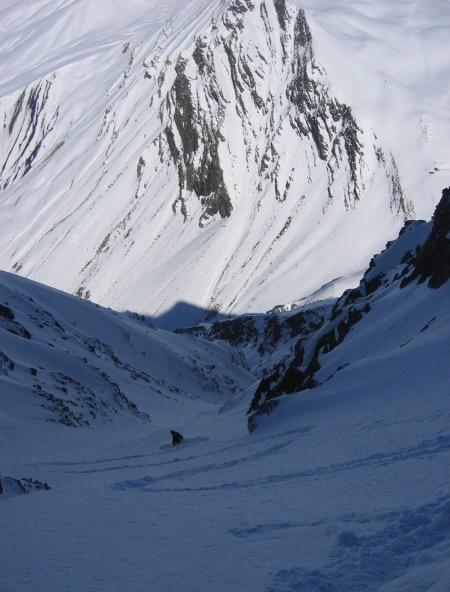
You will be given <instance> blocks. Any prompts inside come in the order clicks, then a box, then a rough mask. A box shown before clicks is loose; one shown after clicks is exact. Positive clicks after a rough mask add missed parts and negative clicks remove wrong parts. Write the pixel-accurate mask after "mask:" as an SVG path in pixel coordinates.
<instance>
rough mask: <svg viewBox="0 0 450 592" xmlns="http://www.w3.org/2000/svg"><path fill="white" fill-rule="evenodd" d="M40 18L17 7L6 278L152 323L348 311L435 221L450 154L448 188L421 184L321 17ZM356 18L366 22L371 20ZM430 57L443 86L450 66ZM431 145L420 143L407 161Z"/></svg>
mask: <svg viewBox="0 0 450 592" xmlns="http://www.w3.org/2000/svg"><path fill="white" fill-rule="evenodd" d="M380 6H381V4H380ZM383 6H384V4H383ZM35 7H36V4H35V3H28V4H26V5H23V4H21V5H20V11H19V8H18V5H16V3H14V2H9V3H8V4H7V5H6V7H5V8H3V9H2V11H3V12H2V17H3V19H2V20H3V23H4V29H3V31H2V36H1V39H0V51H1V52H2V55H3V56H4V58H5V59H4V60H3V62H2V66H1V71H0V91H1V93H0V94H1V98H0V110H1V117H2V121H3V124H4V125H3V128H2V130H1V131H0V138H1V140H0V141H1V146H2V151H1V163H0V178H1V180H0V189H1V193H0V196H1V199H2V202H1V203H2V233H1V236H2V238H1V253H2V254H1V265H2V267H3V268H4V269H7V270H11V271H12V270H14V271H16V272H18V273H20V274H21V275H25V276H28V277H31V278H34V279H37V280H39V281H43V282H45V283H47V284H51V285H54V286H57V287H59V288H62V289H64V290H65V291H67V292H71V293H76V294H78V295H80V296H84V297H87V298H91V299H93V300H94V301H96V302H99V303H101V304H104V305H105V304H106V305H111V306H114V307H115V308H117V309H130V310H135V311H137V312H143V313H145V314H150V315H157V316H158V315H161V314H163V313H167V311H168V310H169V309H170V308H171V307H173V306H175V305H176V304H177V303H179V302H180V301H185V302H188V303H190V304H192V305H195V306H197V307H201V308H205V309H210V310H211V311H213V312H214V311H217V310H220V311H222V312H228V313H230V312H233V313H236V312H238V313H239V312H248V311H253V312H256V311H258V312H260V311H265V310H269V309H272V308H273V307H274V306H276V305H285V304H287V303H292V302H296V301H299V300H301V299H302V298H305V297H307V296H308V295H310V294H312V293H314V292H316V293H320V294H321V295H322V296H324V295H329V296H337V295H338V294H339V293H340V291H341V290H342V289H344V288H346V287H348V286H349V285H353V284H354V282H355V278H356V277H357V274H358V273H359V272H360V271H361V270H363V269H364V268H365V266H366V265H367V261H368V260H369V259H370V257H371V255H372V253H373V252H375V251H378V250H379V249H380V248H381V247H382V246H383V245H384V244H385V242H386V240H388V239H391V238H393V237H394V236H395V235H396V233H397V232H398V230H399V229H400V227H401V226H402V224H403V221H404V219H405V217H406V218H408V217H411V216H412V214H413V211H414V209H416V210H417V211H419V212H420V213H423V215H428V216H429V215H431V212H432V207H433V205H434V201H433V199H434V197H432V196H433V195H436V194H437V193H438V192H437V191H435V192H434V193H433V192H431V191H429V187H430V183H431V182H434V181H435V180H436V179H437V177H439V176H440V175H441V174H443V173H442V163H441V161H442V158H443V156H442V153H441V149H442V143H440V141H438V140H437V141H436V142H435V143H434V144H433V146H432V148H430V154H431V153H433V155H434V156H433V157H434V158H435V160H436V163H438V159H440V160H439V163H438V164H436V168H440V170H439V171H434V170H433V171H432V172H433V174H434V175H430V174H429V171H428V170H427V171H426V173H425V172H423V175H422V177H421V180H420V183H421V184H420V187H419V188H417V187H415V183H414V186H411V185H409V184H408V176H407V175H405V174H403V171H402V169H401V168H399V166H398V156H399V155H398V154H397V153H398V152H400V156H401V155H402V154H403V152H402V151H401V149H400V144H399V143H398V144H395V143H391V142H390V137H391V136H389V134H386V133H385V128H384V127H383V125H382V121H380V118H379V117H378V115H375V114H374V113H373V111H372V106H373V105H371V109H368V110H367V111H364V108H363V104H362V102H361V100H360V91H359V88H358V87H357V86H356V85H353V86H352V84H353V82H352V81H353V77H352V76H350V74H349V75H348V76H347V77H345V76H344V73H343V72H342V67H341V61H342V60H341V58H340V57H339V55H340V54H339V52H340V51H341V49H342V48H341V46H342V43H339V42H338V41H336V39H334V38H333V37H330V35H329V34H328V36H327V34H326V32H325V33H324V32H323V31H322V29H320V27H318V24H317V23H318V21H320V20H321V19H322V16H323V13H322V12H321V11H317V10H316V11H314V10H313V9H312V8H310V7H308V6H307V10H306V12H304V11H303V9H302V8H301V7H300V8H297V7H295V6H294V5H293V4H291V3H289V2H284V1H278V0H277V1H275V2H273V1H272V0H267V1H264V2H263V1H260V0H255V1H254V2H250V1H249V0H245V1H244V0H242V1H241V0H237V1H236V2H219V1H216V2H203V1H201V0H198V1H196V2H188V3H181V2H176V1H175V0H173V1H172V2H169V3H164V6H162V7H161V6H160V5H159V4H158V3H156V2H153V3H152V4H150V5H148V4H146V3H143V2H142V3H141V2H137V1H136V2H133V3H132V4H131V5H130V6H128V7H127V9H126V11H125V12H123V10H124V9H123V7H122V6H120V9H119V6H118V5H117V6H115V5H113V6H112V7H110V5H109V4H108V5H107V6H106V4H105V5H103V4H102V5H101V4H98V3H94V2H84V3H81V2H75V3H72V4H68V3H65V2H59V3H55V2H53V3H52V2H43V1H42V2H41V3H39V9H37V8H35ZM366 8H367V7H366ZM444 9H445V6H444V7H443V8H442V14H443V15H444V12H445V11H444ZM354 10H355V11H356V14H357V15H359V16H358V17H357V18H359V19H360V20H361V19H363V20H364V17H365V15H366V13H367V11H368V12H369V13H370V10H372V9H370V10H369V8H367V10H366V12H365V11H364V8H363V7H361V6H360V5H358V6H356V5H355V9H354ZM405 10H406V8H405ZM325 12H326V11H325ZM367 14H368V13H367ZM310 16H311V18H312V21H311V19H310ZM343 17H344V18H343V20H342V23H341V21H340V20H339V18H338V16H336V17H335V20H336V26H337V29H336V30H337V32H338V33H337V34H336V35H337V37H339V32H342V28H343V29H344V30H345V27H347V26H348V23H347V13H346V12H345V13H343ZM367 18H369V17H368V16H367ZM399 18H400V17H399ZM314 19H316V20H315V21H314ZM330 19H331V17H329V18H328V20H327V21H326V24H327V26H328V29H326V31H328V32H329V29H330V27H331V25H330V22H331V21H330ZM310 22H311V26H312V28H310ZM364 22H365V21H364ZM370 22H372V21H370ZM373 22H375V25H374V27H376V26H378V27H379V28H378V29H377V31H380V32H382V31H383V30H384V29H383V27H385V26H387V25H386V22H385V21H384V20H383V15H382V14H381V16H379V18H378V20H376V19H375V20H374V21H373ZM444 22H445V21H444ZM340 23H341V25H340ZM415 26H416V25H415ZM443 26H444V25H443ZM340 27H341V28H340ZM311 31H312V32H311ZM365 31H366V29H363V33H364V34H365ZM316 33H317V39H316ZM363 33H362V34H363ZM342 34H344V33H342ZM370 34H371V29H370V27H369V29H368V33H367V35H370ZM334 43H336V48H338V49H337V53H336V56H335V57H333V59H332V56H331V52H332V51H333V47H335V45H334ZM367 46H368V47H371V46H370V43H369V42H367ZM388 47H389V48H390V47H391V46H390V45H389V46H388ZM342 51H343V54H342V55H345V56H348V51H347V53H345V47H344V49H342ZM378 51H379V47H377V48H376V53H377V55H378ZM425 51H426V52H427V56H429V58H430V60H431V61H432V62H433V64H435V67H436V74H435V76H436V78H438V77H439V75H440V73H441V72H442V68H443V67H444V66H442V63H441V61H436V62H435V61H434V59H435V53H436V54H437V50H436V48H435V47H434V45H433V44H431V43H428V44H427V45H426V48H425ZM386 52H388V50H386ZM366 54H368V55H370V56H373V54H370V52H369V50H367V48H366V52H365V53H364V56H365V60H366V62H367V60H368V58H367V56H366ZM317 55H319V56H320V60H319V59H318V57H317ZM383 55H385V54H383ZM322 58H323V59H322ZM338 66H339V68H338V69H337V71H339V73H340V74H342V84H338V83H337V78H338V77H337V76H336V75H333V74H332V73H333V71H334V70H335V69H336V68H337V67H338ZM348 70H351V68H348ZM433 72H434V70H433ZM371 73H372V75H373V76H375V74H374V73H373V71H371ZM430 76H431V74H430ZM339 79H340V78H339ZM433 80H435V78H433ZM330 81H331V84H330ZM376 81H377V84H378V82H379V78H376ZM408 83H409V79H408V80H407V81H406V82H405V84H408ZM342 89H344V90H342ZM350 89H353V90H354V92H352V93H350V92H349V90H350ZM365 92H366V93H367V90H365ZM420 96H421V97H422V95H420ZM421 100H422V99H421ZM354 105H355V106H356V107H355V108H354ZM396 108H397V111H395V112H399V110H401V109H400V107H399V106H398V104H397V105H396ZM438 116H439V117H440V118H441V121H442V122H443V127H442V134H444V131H445V129H446V127H445V126H446V125H448V117H447V115H446V113H445V110H444V109H440V111H439V115H438ZM427 117H428V115H426V114H424V121H425V120H426V119H427ZM401 123H402V125H403V124H404V121H402V122H401ZM424 125H425V124H424ZM378 127H380V128H381V129H380V132H378V129H377V128H378ZM389 127H390V129H392V127H393V124H392V122H391V121H389ZM404 127H405V126H404ZM435 127H436V126H435ZM405 129H406V128H405ZM407 129H409V128H407ZM402 131H403V130H402ZM439 133H441V132H438V135H439ZM398 135H400V133H399V134H398ZM421 141H423V142H425V139H424V137H423V136H420V137H419V138H417V137H415V136H414V137H412V136H411V135H406V134H405V143H407V144H408V150H409V146H415V145H416V144H417V146H418V149H419V148H420V142H421ZM425 143H426V144H427V145H428V143H427V142H425ZM394 149H395V150H394ZM420 153H422V152H420ZM438 165H439V166H438ZM404 170H406V169H404ZM417 175H419V173H417ZM416 179H418V176H415V177H414V180H416ZM405 183H406V184H405ZM405 187H408V189H407V190H405ZM440 189H441V187H439V190H440ZM412 190H414V191H412ZM198 315H199V316H200V315H201V312H198ZM166 318H167V320H166V325H167V326H173V325H174V324H176V323H175V322H174V321H173V319H172V320H171V317H170V316H168V317H166ZM177 322H178V318H177ZM189 322H191V319H189Z"/></svg>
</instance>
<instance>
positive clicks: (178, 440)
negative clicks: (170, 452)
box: [170, 430, 183, 446]
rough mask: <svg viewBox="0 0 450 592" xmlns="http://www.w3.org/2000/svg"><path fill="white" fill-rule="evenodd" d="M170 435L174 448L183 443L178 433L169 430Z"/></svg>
mask: <svg viewBox="0 0 450 592" xmlns="http://www.w3.org/2000/svg"><path fill="white" fill-rule="evenodd" d="M170 433H171V434H172V444H173V445H174V446H176V445H177V444H181V442H182V441H183V436H182V435H181V434H180V433H179V432H175V431H174V430H170Z"/></svg>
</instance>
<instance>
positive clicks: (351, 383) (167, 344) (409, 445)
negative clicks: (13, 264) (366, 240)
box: [0, 189, 450, 592]
mask: <svg viewBox="0 0 450 592" xmlns="http://www.w3.org/2000/svg"><path fill="white" fill-rule="evenodd" d="M449 261H450V189H447V190H446V191H444V193H443V196H442V199H441V201H440V203H439V205H438V207H437V209H436V213H435V215H434V218H433V220H432V221H431V222H423V221H422V222H410V223H408V224H407V225H406V226H405V227H404V229H403V230H402V232H401V233H400V236H399V237H398V239H397V240H395V241H393V242H391V243H390V244H389V245H388V246H387V248H386V249H385V250H384V251H383V252H382V253H380V254H379V255H377V256H376V257H374V258H373V260H372V262H371V264H370V267H369V269H368V271H367V272H366V274H365V275H364V278H363V279H362V280H361V282H360V285H359V287H358V288H356V289H353V290H348V291H346V292H345V293H344V294H343V296H342V297H341V298H339V299H337V300H334V301H332V302H330V301H326V302H322V303H315V304H313V305H312V307H311V308H308V307H304V308H302V309H300V310H295V311H291V312H284V313H272V314H270V315H258V316H251V315H248V316H245V317H242V318H234V319H230V320H226V321H222V322H216V323H214V324H212V325H209V326H208V325H202V326H200V327H197V328H192V329H190V330H189V331H187V330H186V329H185V330H184V332H190V333H192V335H185V334H180V333H169V332H166V331H163V330H160V329H154V328H153V327H152V326H151V325H150V324H149V321H148V320H147V319H146V318H145V317H140V316H137V315H130V314H123V313H122V314H119V313H114V312H113V311H111V310H107V309H103V308H101V307H99V306H98V305H94V304H92V303H90V302H85V301H84V300H82V299H80V298H75V297H73V296H69V295H66V294H63V293H60V292H57V291H55V290H53V289H50V288H46V287H45V286H41V285H39V284H36V283H34V282H31V281H30V280H28V279H25V278H21V277H18V276H17V275H14V274H9V273H5V272H2V274H1V278H0V279H1V283H0V295H1V306H0V343H1V349H2V351H1V352H0V362H1V374H0V394H1V409H0V448H1V451H2V454H1V471H2V473H1V475H0V494H1V496H0V504H1V506H2V510H4V513H2V537H0V555H1V557H2V561H3V562H4V565H3V566H2V589H4V590H6V591H8V592H9V591H13V590H14V591H15V592H21V591H22V590H23V591H25V590H29V589H30V588H33V589H37V590H44V589H45V590H59V589H61V587H63V588H64V589H65V590H68V591H70V592H72V591H74V592H75V591H78V590H80V589H95V590H98V591H103V590H105V591H106V590H108V591H111V590H117V591H119V590H128V589H133V590H136V591H137V592H144V590H148V589H149V588H151V589H157V590H164V589H170V590H186V591H188V592H194V591H195V592H196V591H198V590H201V589H205V588H207V587H214V588H215V589H217V590H220V591H222V590H223V591H224V592H225V591H228V590H236V589H245V590H248V591H251V592H253V591H254V592H259V591H261V590H267V591H269V590H270V591H272V590H273V591H275V590H276V591H277V592H284V591H286V592H288V591H290V590H305V591H307V592H318V591H319V590H330V591H336V592H337V591H339V592H355V591H356V590H367V591H380V592H381V591H386V592H387V591H394V590H395V591H396V592H411V590H415V591H417V592H431V591H433V592H435V591H440V592H444V591H446V590H447V589H448V584H449V583H450V580H449V570H448V566H449V562H448V557H449V550H450V498H449V489H448V486H449V475H448V470H447V467H448V461H449V455H450V445H449V444H450V442H449V434H448V426H449V420H450V406H449V397H448V395H449V389H448V385H449V370H448V369H449V367H450V354H449V352H450V349H449V347H448V344H449V332H448V327H449V323H450V298H449V296H450V292H449V290H450V281H449V279H450V267H449ZM195 334H197V335H195ZM200 336H201V337H202V338H199V337H200ZM205 338H207V339H205ZM214 342H215V343H214ZM250 371H251V372H250ZM172 428H175V429H177V430H180V431H181V433H182V434H183V436H184V438H185V439H184V441H183V442H182V443H181V444H180V445H179V446H176V447H174V446H172V444H171V439H170V431H169V430H170V429H172ZM249 432H250V433H249ZM25 494H26V495H25Z"/></svg>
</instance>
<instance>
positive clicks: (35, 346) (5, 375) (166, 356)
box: [0, 272, 253, 459]
mask: <svg viewBox="0 0 450 592" xmlns="http://www.w3.org/2000/svg"><path fill="white" fill-rule="evenodd" d="M0 303H1V304H0V335H1V340H0V392H1V432H2V438H3V442H11V438H12V439H13V440H21V439H23V440H26V438H27V429H26V425H27V423H28V422H29V421H30V420H35V421H38V422H39V423H40V424H41V425H42V426H43V428H42V429H43V431H44V433H45V429H46V427H45V426H46V422H48V421H49V422H56V423H58V424H62V425H65V426H70V427H83V426H89V425H91V424H99V425H104V424H108V423H109V422H111V421H114V420H115V418H117V417H125V418H128V419H129V420H132V421H133V422H136V421H139V422H142V421H143V422H145V423H147V422H149V421H150V422H152V421H155V420H158V417H159V414H160V413H161V409H162V410H163V417H164V419H167V418H168V416H169V414H170V409H176V410H177V413H182V414H185V416H186V417H189V415H190V414H191V413H192V406H193V402H194V401H195V400H196V399H197V398H198V397H201V398H202V399H203V400H207V401H208V402H209V403H210V404H213V405H218V404H223V403H224V402H226V401H227V400H228V399H229V398H230V397H231V396H233V395H234V394H235V393H236V392H240V391H241V390H242V388H245V387H246V386H247V385H248V384H249V383H251V382H252V381H253V377H252V375H251V374H250V373H249V372H247V371H246V370H245V369H244V368H243V367H242V361H241V359H240V358H239V355H236V354H234V353H233V352H232V351H231V348H230V347H229V346H225V347H223V346H222V347H221V346H218V345H215V344H210V343H207V342H205V341H200V340H197V339H194V338H192V337H186V336H182V335H173V334H171V333H166V332H165V331H159V330H156V329H154V328H153V327H152V326H151V325H150V324H149V322H148V321H146V320H145V319H143V318H140V317H138V316H137V315H121V314H119V313H115V312H113V311H111V310H106V309H102V308H100V307H99V306H98V305H93V304H92V303H89V302H85V301H83V300H80V299H79V298H75V297H73V296H68V295H66V294H63V293H61V292H57V291H55V290H52V289H51V288H46V287H45V286H42V285H39V284H36V283H34V282H30V281H29V280H24V279H23V278H19V277H15V276H14V275H11V274H8V273H5V272H1V273H0ZM194 408H195V406H194ZM18 411H19V413H18ZM24 426H25V427H24ZM4 452H5V453H6V448H5V451H4ZM3 459H5V457H3Z"/></svg>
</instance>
